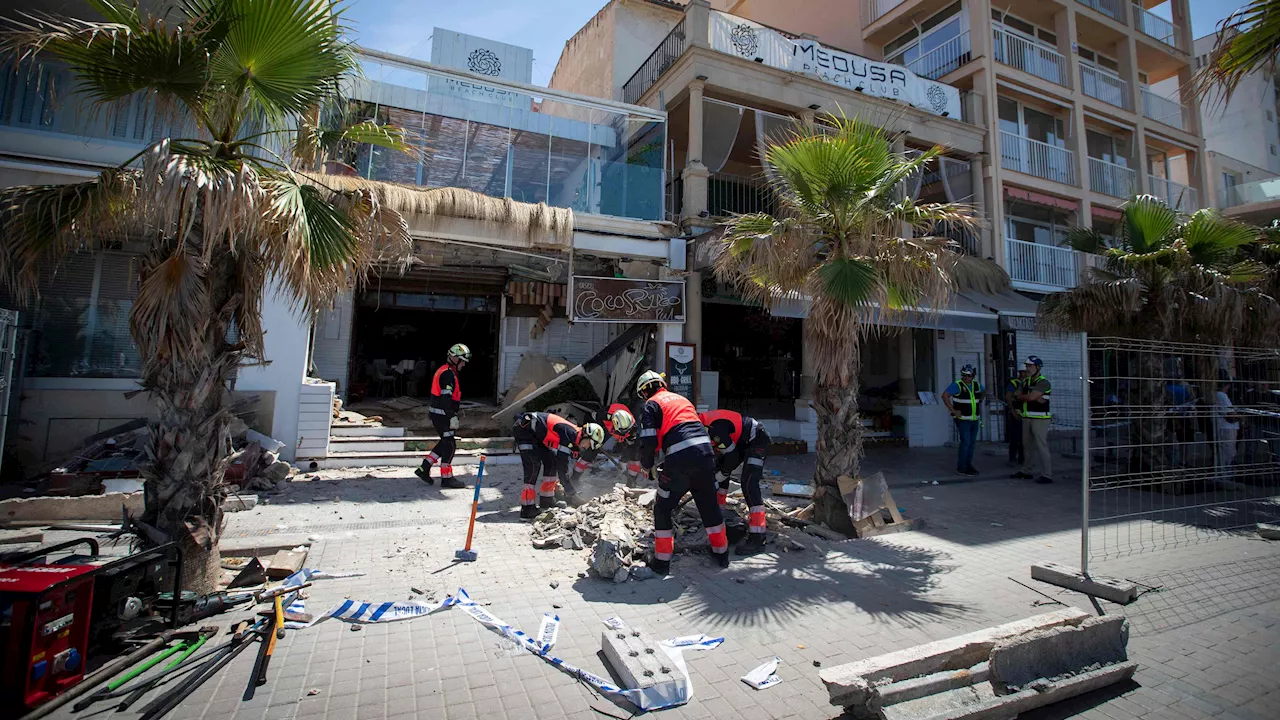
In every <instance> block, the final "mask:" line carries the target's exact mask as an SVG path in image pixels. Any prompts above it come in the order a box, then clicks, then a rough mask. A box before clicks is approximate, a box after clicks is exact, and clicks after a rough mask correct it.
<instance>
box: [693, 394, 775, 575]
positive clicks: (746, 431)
mask: <svg viewBox="0 0 1280 720" xmlns="http://www.w3.org/2000/svg"><path fill="white" fill-rule="evenodd" d="M698 418H699V419H700V420H702V424H703V425H704V426H705V427H706V428H707V434H708V435H710V436H711V447H712V449H714V450H715V453H716V469H717V470H718V471H719V472H720V474H721V476H722V477H721V479H720V489H719V491H718V492H717V493H716V500H717V501H719V503H720V507H721V508H723V507H724V503H725V498H726V497H727V496H728V495H729V476H730V475H732V474H733V471H734V470H736V469H737V468H738V466H739V465H742V480H741V483H742V494H743V496H744V497H746V499H747V507H748V508H749V511H748V515H747V525H748V527H747V541H746V542H745V543H743V544H742V545H739V546H738V549H737V553H738V554H739V555H755V554H756V553H758V552H761V551H763V550H764V531H765V526H766V523H765V518H764V493H762V492H761V490H760V480H761V478H763V477H764V461H765V458H767V457H768V456H769V442H770V440H769V433H767V432H765V429H764V426H763V425H761V424H760V422H759V421H757V420H756V419H755V418H752V417H748V416H746V415H742V414H741V413H736V412H734V411H732V410H712V411H711V412H705V413H699V414H698Z"/></svg>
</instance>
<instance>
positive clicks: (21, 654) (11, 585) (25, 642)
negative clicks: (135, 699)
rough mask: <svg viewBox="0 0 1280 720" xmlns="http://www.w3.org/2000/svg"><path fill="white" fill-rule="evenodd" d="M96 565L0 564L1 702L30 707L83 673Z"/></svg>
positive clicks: (79, 678)
mask: <svg viewBox="0 0 1280 720" xmlns="http://www.w3.org/2000/svg"><path fill="white" fill-rule="evenodd" d="M97 569H98V568H97V567H95V566H93V565H30V566H19V567H0V707H25V708H27V709H31V708H34V707H36V706H37V705H40V704H41V703H43V702H46V701H47V700H49V699H51V698H53V697H54V696H55V695H57V694H59V693H61V692H62V691H64V690H66V689H67V688H70V687H71V686H73V685H75V684H76V683H78V682H80V680H81V679H82V678H83V677H84V664H85V652H86V650H87V648H88V644H89V615H90V613H91V612H92V610H93V582H94V573H95V572H96V571H97Z"/></svg>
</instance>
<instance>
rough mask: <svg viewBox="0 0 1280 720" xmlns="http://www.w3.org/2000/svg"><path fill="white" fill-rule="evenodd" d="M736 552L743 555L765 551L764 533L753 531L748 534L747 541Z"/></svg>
mask: <svg viewBox="0 0 1280 720" xmlns="http://www.w3.org/2000/svg"><path fill="white" fill-rule="evenodd" d="M734 552H736V553H738V554H739V555H743V556H748V555H755V554H757V553H762V552H764V533H751V534H750V535H748V536H747V541H746V542H744V543H742V544H741V545H739V546H738V549H737V550H735V551H734ZM726 554H727V553H726Z"/></svg>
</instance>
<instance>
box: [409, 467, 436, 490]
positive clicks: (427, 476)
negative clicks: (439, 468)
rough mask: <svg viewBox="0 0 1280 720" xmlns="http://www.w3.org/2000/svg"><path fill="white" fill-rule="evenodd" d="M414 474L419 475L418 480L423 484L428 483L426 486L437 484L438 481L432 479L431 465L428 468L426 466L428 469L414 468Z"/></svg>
mask: <svg viewBox="0 0 1280 720" xmlns="http://www.w3.org/2000/svg"><path fill="white" fill-rule="evenodd" d="M413 474H414V475H417V476H418V478H419V479H421V480H422V482H424V483H426V484H428V485H435V484H436V479H435V478H433V477H431V466H430V465H428V466H426V467H416V468H414V469H413Z"/></svg>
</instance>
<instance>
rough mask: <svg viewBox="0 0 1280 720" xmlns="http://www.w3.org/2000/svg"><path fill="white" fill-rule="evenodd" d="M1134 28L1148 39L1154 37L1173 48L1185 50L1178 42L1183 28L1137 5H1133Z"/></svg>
mask: <svg viewBox="0 0 1280 720" xmlns="http://www.w3.org/2000/svg"><path fill="white" fill-rule="evenodd" d="M1133 26H1134V27H1136V28H1137V29H1138V30H1139V31H1140V32H1141V33H1142V34H1143V35H1146V36H1147V37H1153V38H1155V39H1156V40H1159V41H1160V42H1162V43H1164V44H1165V45H1168V46H1169V47H1171V48H1177V49H1179V50H1181V49H1183V48H1182V43H1181V42H1179V40H1178V37H1179V36H1180V35H1181V34H1182V33H1181V32H1180V31H1181V28H1179V27H1178V26H1177V25H1174V24H1173V23H1171V22H1169V21H1168V20H1165V19H1164V18H1162V17H1160V16H1159V15H1156V14H1154V13H1152V12H1150V11H1148V10H1145V9H1144V8H1143V7H1142V6H1141V5H1138V4H1136V3H1135V4H1134V5H1133Z"/></svg>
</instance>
